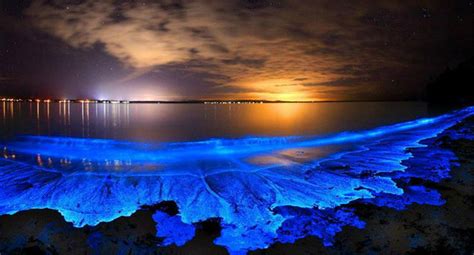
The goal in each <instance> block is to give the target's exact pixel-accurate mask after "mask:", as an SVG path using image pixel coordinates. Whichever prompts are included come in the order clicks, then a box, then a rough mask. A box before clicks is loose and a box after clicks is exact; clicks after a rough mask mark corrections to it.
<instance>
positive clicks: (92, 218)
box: [0, 108, 474, 253]
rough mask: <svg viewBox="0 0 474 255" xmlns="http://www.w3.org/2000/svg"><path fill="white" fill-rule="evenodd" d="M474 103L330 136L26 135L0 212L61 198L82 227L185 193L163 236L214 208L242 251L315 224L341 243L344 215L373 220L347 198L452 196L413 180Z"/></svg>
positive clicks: (176, 240)
mask: <svg viewBox="0 0 474 255" xmlns="http://www.w3.org/2000/svg"><path fill="white" fill-rule="evenodd" d="M473 113H474V108H465V109H463V110H460V111H456V112H453V113H450V114H446V115H442V116H439V117H436V118H427V119H419V120H415V121H411V122H405V123H400V124H396V125H391V126H385V127H380V128H376V129H373V130H367V131H359V132H345V133H340V134H335V135H331V136H325V137H277V138H271V137H265V138H264V137H260V138H257V137H248V138H242V139H212V140H206V141H199V142H184V143H163V144H142V143H132V142H121V141H113V140H94V139H78V138H66V137H41V136H29V137H19V138H17V139H15V140H12V141H9V142H8V143H6V144H5V145H4V146H5V148H4V158H3V159H1V160H0V186H1V187H2V189H1V190H0V214H13V213H15V212H18V211H23V210H28V209H33V208H50V209H55V210H58V211H59V212H60V213H61V214H62V215H63V216H64V218H65V219H66V220H67V221H70V222H72V223H73V224H74V225H75V226H77V227H81V226H84V225H96V224H98V223H100V222H104V221H111V220H114V219H116V218H118V217H120V216H128V215H131V214H132V213H134V212H135V211H136V210H138V209H139V208H140V207H142V206H144V205H153V204H157V203H160V202H162V201H174V202H176V204H177V205H178V207H179V211H180V213H179V215H176V216H170V215H167V214H165V213H163V212H160V211H157V212H156V213H155V214H154V216H153V219H154V220H155V221H156V222H157V236H159V237H163V238H164V242H163V245H169V244H177V245H183V244H184V243H186V242H187V241H188V240H190V239H192V238H193V236H194V230H195V229H194V226H193V224H194V223H197V222H200V221H204V220H206V219H209V218H220V219H221V224H222V232H221V236H220V237H219V238H217V239H216V240H215V243H216V244H219V245H223V246H225V247H226V248H227V249H228V250H229V251H230V252H231V253H245V252H246V251H249V250H254V249H258V248H265V247H268V246H269V245H270V244H272V243H275V242H277V241H278V242H293V241H294V240H296V239H298V238H302V237H305V236H308V235H314V236H318V237H320V238H321V239H322V240H323V242H324V244H326V245H330V244H331V242H332V239H333V237H334V235H335V234H336V233H337V232H339V231H340V230H341V228H342V227H343V226H347V225H352V226H355V227H359V228H362V227H364V222H362V221H360V220H359V219H358V218H357V216H356V215H355V214H354V213H353V212H352V211H351V210H350V209H347V208H344V206H343V205H346V204H348V203H350V202H353V201H355V200H359V201H362V202H365V203H372V204H375V205H379V206H390V207H392V208H395V209H404V208H405V207H406V206H407V205H409V204H411V203H425V204H433V205H440V204H442V203H443V201H442V199H441V197H440V195H439V193H438V192H437V191H435V190H429V189H427V188H425V187H423V186H414V185H410V184H409V180H410V179H411V178H423V179H427V180H431V181H440V180H441V179H443V178H446V177H447V176H448V175H449V169H450V167H451V161H452V160H453V159H454V158H455V157H454V155H453V154H452V153H451V152H450V151H447V150H443V149H441V148H436V149H430V150H423V148H424V146H426V145H423V144H421V143H420V141H422V140H424V143H429V142H430V140H429V138H433V137H435V136H436V135H437V134H439V133H440V132H443V131H444V130H445V129H447V128H448V127H450V126H452V125H454V124H455V123H456V122H458V121H460V120H462V119H464V118H466V117H468V116H470V115H472V114H473ZM426 139H428V140H426ZM407 148H412V149H411V151H410V152H408V151H407ZM412 156H413V157H412ZM395 181H396V182H395ZM91 240H92V239H91Z"/></svg>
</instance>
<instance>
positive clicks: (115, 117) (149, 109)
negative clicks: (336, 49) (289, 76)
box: [0, 102, 431, 142]
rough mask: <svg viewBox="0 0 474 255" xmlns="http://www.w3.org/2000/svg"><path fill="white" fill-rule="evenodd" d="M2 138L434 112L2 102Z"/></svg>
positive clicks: (254, 130) (262, 128) (133, 136)
mask: <svg viewBox="0 0 474 255" xmlns="http://www.w3.org/2000/svg"><path fill="white" fill-rule="evenodd" d="M0 108H1V110H0V114H1V115H0V131H1V135H2V138H4V139H5V138H10V137H12V136H15V135H47V136H71V137H90V138H111V139H119V140H131V141H153V142H159V141H189V140H204V139H208V138H214V137H225V138H238V137H244V136H291V135H323V134H329V133H337V132H341V131H348V130H360V129H369V128H374V127H377V126H380V125H387V124H392V123H396V122H402V121H407V120H412V119H416V118H420V117H426V116H431V114H430V112H429V111H428V107H427V105H426V104H425V103H420V102H367V103H281V104H240V105H237V104H232V105H231V104H228V105H205V104H95V103H89V104H87V103H84V104H81V103H36V102H22V103H10V102H2V103H0Z"/></svg>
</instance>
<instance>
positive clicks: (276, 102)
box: [0, 98, 426, 104]
mask: <svg viewBox="0 0 474 255" xmlns="http://www.w3.org/2000/svg"><path fill="white" fill-rule="evenodd" d="M0 101H1V102H30V103H92V104H94V103H98V104H278V103H282V104H288V103H293V104H294V103H305V104H309V103H364V102H426V101H423V100H416V99H405V100H322V101H316V100H314V101H311V100H309V101H287V100H170V101H166V100H112V99H110V100H109V99H107V100H98V99H31V98H0Z"/></svg>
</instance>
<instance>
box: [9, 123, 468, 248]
mask: <svg viewBox="0 0 474 255" xmlns="http://www.w3.org/2000/svg"><path fill="white" fill-rule="evenodd" d="M449 132H454V133H460V132H467V134H474V117H469V118H467V119H465V120H463V121H462V122H461V123H460V124H458V125H455V126H453V127H451V128H449V129H447V130H445V131H444V132H443V133H442V135H441V136H439V137H437V138H436V143H437V144H438V145H440V146H443V147H444V148H449V149H450V150H451V151H452V152H454V153H455V154H456V156H457V157H458V161H459V162H460V165H459V166H456V167H453V168H452V169H451V171H450V176H451V177H450V178H448V179H445V180H443V181H441V182H439V183H433V182H431V183H430V182H426V181H423V180H415V181H421V182H423V184H425V185H426V186H428V187H433V188H434V189H436V190H438V191H439V192H440V193H441V194H442V198H443V199H444V200H445V201H446V202H445V204H444V205H442V206H431V205H420V204H411V205H409V206H408V209H406V210H401V211H397V210H395V209H390V208H387V207H378V206H375V205H368V204H362V203H358V202H353V203H350V204H349V205H348V206H347V207H349V208H353V209H355V213H356V215H358V216H359V217H360V218H361V220H363V221H365V222H366V227H365V228H363V229H358V228H354V227H344V228H343V230H342V231H341V232H339V233H338V234H336V238H335V243H334V245H333V246H330V247H324V246H323V245H322V241H321V239H319V238H317V237H306V238H303V239H300V240H297V241H296V242H295V243H294V244H280V243H276V244H273V245H272V246H271V247H269V248H268V249H265V250H257V251H253V252H250V253H249V254H303V253H309V254H312V253H317V254H321V253H322V254H343V253H370V252H379V253H380V252H383V253H408V254H409V253H439V252H448V253H450V254H464V253H469V252H472V251H473V250H474V235H473V234H471V233H474V218H473V217H474V213H473V209H472V208H474V205H473V203H472V202H470V201H474V199H472V198H474V191H473V190H472V188H470V187H473V186H474V141H472V140H463V139H461V140H452V139H450V138H449V137H448V136H447V135H446V133H449ZM156 209H160V210H163V211H166V212H171V213H174V212H176V210H177V209H176V208H174V207H173V203H160V204H158V205H156V206H152V207H146V208H142V209H140V210H138V211H137V212H135V213H134V214H132V215H131V216H129V217H120V218H118V219H116V220H114V221H112V222H107V223H100V224H99V225H97V226H94V227H89V226H86V227H83V228H74V227H72V224H71V223H68V222H65V221H64V219H63V217H62V216H61V215H60V214H59V213H58V212H57V211H54V210H49V209H37V210H28V211H23V212H18V213H16V214H14V215H3V216H0V229H1V231H0V252H1V253H3V252H5V253H8V254H24V253H28V252H40V253H51V254H55V253H58V254H64V253H68V254H84V253H87V254H89V253H94V250H95V251H96V252H99V253H100V251H102V252H106V251H107V252H112V253H118V252H119V251H122V252H124V251H132V252H133V253H140V252H145V253H163V254H206V253H209V252H211V253H213V254H227V252H226V250H225V249H224V247H220V246H216V245H214V244H213V243H212V240H213V239H214V238H215V237H217V236H218V235H219V232H220V227H219V224H218V220H216V219H210V220H208V221H206V222H203V223H201V224H198V226H197V232H196V237H195V238H194V239H193V240H191V241H190V242H189V243H187V244H186V245H184V246H182V247H176V246H174V245H173V246H168V247H157V246H156V245H157V244H159V243H160V241H161V240H160V238H158V237H155V232H156V230H155V222H154V221H153V220H152V217H151V216H152V214H153V213H154V211H155V210H156ZM471 215H472V216H471ZM58 244H59V245H58Z"/></svg>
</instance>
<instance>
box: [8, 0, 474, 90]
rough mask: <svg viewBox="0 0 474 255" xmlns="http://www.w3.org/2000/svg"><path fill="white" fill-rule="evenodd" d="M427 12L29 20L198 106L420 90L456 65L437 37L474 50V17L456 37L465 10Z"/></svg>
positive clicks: (312, 4)
mask: <svg viewBox="0 0 474 255" xmlns="http://www.w3.org/2000/svg"><path fill="white" fill-rule="evenodd" d="M419 5H420V4H417V3H404V4H400V3H398V4H396V3H394V2H393V1H377V2H353V1H329V0H327V1H323V0H316V1H315V0H302V1H289V0H287V1H267V0H257V1H254V0H252V1H248V0H229V1H220V0H199V1H198V0H195V1H191V0H182V1H178V0H159V1H140V2H136V1H124V0H118V1H117V0H104V1H92V0H74V1H61V0H52V1H39V0H38V1H32V3H31V5H30V6H29V7H28V8H26V9H25V10H23V11H22V12H21V13H22V15H24V16H25V17H26V18H27V19H28V20H29V22H30V24H32V26H33V27H34V28H35V29H37V30H39V31H42V32H44V33H47V34H49V35H51V36H53V37H55V38H58V39H60V40H62V41H63V42H64V43H65V44H67V45H69V46H70V47H72V48H74V49H78V50H81V51H88V50H91V49H93V48H94V47H96V45H102V46H103V51H104V52H106V53H108V54H109V55H110V56H112V57H113V58H115V59H118V60H119V61H120V62H121V64H122V65H123V66H124V69H126V70H131V72H130V73H126V75H124V77H121V78H120V79H119V80H118V81H119V82H120V83H123V84H132V83H133V82H135V81H137V80H143V79H144V77H146V79H147V82H148V83H150V84H152V83H155V84H157V85H155V86H156V87H157V88H159V87H163V86H165V85H163V83H164V82H163V79H165V78H164V76H163V75H160V76H157V75H152V74H154V73H157V72H160V71H161V72H162V74H163V73H168V74H169V75H168V76H169V77H171V76H176V77H194V79H197V81H198V82H193V79H182V80H180V81H179V82H177V80H178V78H176V79H174V80H175V81H174V82H171V83H173V84H175V85H173V86H175V88H174V89H171V88H169V89H170V90H174V91H177V92H176V93H178V92H179V93H184V94H186V92H187V91H190V92H192V93H193V94H190V95H189V96H190V97H192V96H195V95H202V94H206V93H209V94H208V95H209V96H210V97H212V96H215V97H217V96H222V95H223V94H227V95H228V96H231V97H245V96H249V97H253V96H257V97H258V96H265V95H269V96H272V97H278V95H279V94H280V95H282V97H287V96H288V95H294V96H304V98H298V99H345V98H347V97H349V96H353V95H355V94H357V95H363V94H364V91H365V92H366V95H367V96H372V92H371V89H373V86H374V85H373V84H374V83H376V84H379V85H380V86H385V87H386V88H393V84H392V83H391V82H390V81H391V80H393V79H399V80H403V82H402V83H398V84H404V85H403V86H405V89H406V90H407V93H408V92H412V91H411V90H415V89H413V88H414V86H413V84H414V83H415V81H418V82H419V80H420V79H422V77H424V76H426V75H427V74H428V73H432V72H434V69H435V68H436V67H437V66H434V65H433V64H432V63H431V64H430V63H429V62H430V61H431V62H436V63H438V64H439V63H442V62H443V61H445V59H447V58H449V57H450V56H451V55H450V54H451V53H449V52H448V51H449V49H448V48H449V47H443V45H446V44H447V43H448V42H447V41H441V42H440V41H436V40H437V39H436V38H444V37H443V36H445V35H450V36H449V38H451V39H450V40H451V42H450V45H454V46H456V47H459V48H462V49H466V48H468V47H471V46H466V45H469V43H470V42H472V22H471V23H470V25H469V21H472V17H470V16H463V17H464V18H465V23H464V24H467V25H464V26H465V28H464V29H460V28H457V29H450V28H449V26H447V25H448V24H450V22H452V21H447V20H446V19H443V16H442V15H441V13H453V12H454V11H455V10H457V9H459V8H458V7H457V6H454V4H452V5H453V6H451V5H450V4H447V5H439V4H436V3H430V4H426V5H425V6H424V7H423V8H426V10H429V13H430V19H431V20H430V22H426V21H425V20H423V15H422V14H423V11H420V10H422V9H421V8H420V6H419ZM456 8H457V9H456ZM12 12H14V13H15V15H18V13H19V11H18V10H13V11H12ZM424 12H426V11H424ZM466 15H469V12H468V10H466ZM449 17H451V16H449ZM453 17H454V15H453ZM469 26H470V27H469ZM434 28H436V29H434ZM469 28H471V29H469ZM457 38H461V39H462V38H470V39H464V40H461V39H460V40H455V39H457ZM471 48H472V47H471ZM427 56H428V57H427ZM171 67H173V68H171ZM171 69H172V70H171ZM169 77H168V80H167V81H169V80H170V79H169ZM196 77H197V78H196ZM171 80H173V79H171ZM116 81H117V80H111V81H110V83H115V82H116ZM184 83H189V84H184ZM361 85H364V86H365V87H364V86H361ZM147 86H148V85H147ZM150 86H151V85H150ZM178 87H181V88H186V89H180V88H178ZM342 87H344V88H342ZM191 88H192V89H191ZM326 88H327V89H326ZM225 89H227V90H228V93H226V91H225ZM351 89H352V90H353V92H350V91H351ZM395 89H398V88H395ZM296 90H299V91H298V93H296V92H297V91H296ZM329 91H330V92H329ZM337 91H339V92H340V93H338V92H337ZM385 91H390V89H385ZM331 93H332V94H331Z"/></svg>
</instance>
